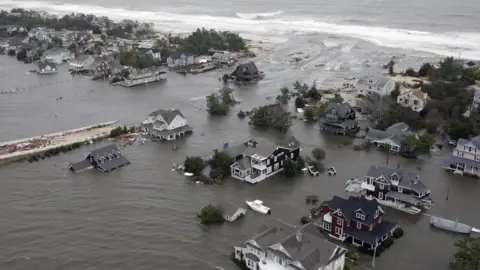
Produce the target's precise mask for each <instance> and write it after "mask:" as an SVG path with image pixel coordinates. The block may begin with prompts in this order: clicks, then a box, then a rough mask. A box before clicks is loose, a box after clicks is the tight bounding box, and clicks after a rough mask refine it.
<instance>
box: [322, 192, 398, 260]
mask: <svg viewBox="0 0 480 270" xmlns="http://www.w3.org/2000/svg"><path fill="white" fill-rule="evenodd" d="M319 210H320V216H321V220H320V223H319V224H317V226H319V227H321V228H322V229H323V230H325V231H326V232H328V233H329V236H330V237H332V238H334V239H338V240H340V241H347V242H349V243H352V245H353V246H357V247H364V248H368V249H370V250H372V249H375V247H377V246H379V245H380V244H382V242H384V241H385V240H386V239H388V238H389V237H392V236H393V233H394V232H395V230H396V229H397V224H396V223H393V222H390V221H388V220H385V219H383V215H384V213H385V212H384V211H383V209H382V208H381V207H380V204H379V203H378V202H377V201H376V200H374V199H372V200H369V199H366V198H365V197H349V198H348V199H344V198H341V197H338V196H333V198H332V199H331V200H329V201H324V202H323V203H322V204H321V206H320V209H319Z"/></svg>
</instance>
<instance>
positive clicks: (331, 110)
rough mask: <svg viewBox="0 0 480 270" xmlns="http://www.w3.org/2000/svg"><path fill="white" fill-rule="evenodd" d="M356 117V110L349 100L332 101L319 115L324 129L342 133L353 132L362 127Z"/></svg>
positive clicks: (319, 120)
mask: <svg viewBox="0 0 480 270" xmlns="http://www.w3.org/2000/svg"><path fill="white" fill-rule="evenodd" d="M355 117H356V113H355V110H354V109H353V107H352V106H351V105H350V104H349V103H348V102H345V103H342V104H334V103H330V104H329V105H328V107H327V108H326V109H325V110H324V111H323V112H321V113H320V115H319V116H318V125H319V126H320V129H321V130H322V131H326V132H330V133H334V134H341V135H347V134H352V133H355V132H357V131H358V130H359V129H360V128H359V126H358V121H357V120H355Z"/></svg>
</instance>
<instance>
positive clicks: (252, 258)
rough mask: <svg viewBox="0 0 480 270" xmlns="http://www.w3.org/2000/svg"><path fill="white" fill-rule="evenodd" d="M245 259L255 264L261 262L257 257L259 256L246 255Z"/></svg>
mask: <svg viewBox="0 0 480 270" xmlns="http://www.w3.org/2000/svg"><path fill="white" fill-rule="evenodd" d="M245 258H248V259H249V260H251V261H254V262H259V261H260V259H259V258H258V257H257V255H255V254H253V253H247V254H246V255H245Z"/></svg>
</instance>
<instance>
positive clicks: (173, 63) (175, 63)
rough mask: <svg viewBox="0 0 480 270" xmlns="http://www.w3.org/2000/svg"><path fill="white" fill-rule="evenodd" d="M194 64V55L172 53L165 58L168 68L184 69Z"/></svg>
mask: <svg viewBox="0 0 480 270" xmlns="http://www.w3.org/2000/svg"><path fill="white" fill-rule="evenodd" d="M193 64H195V55H193V54H191V53H186V52H174V53H172V54H171V55H170V56H169V57H168V58H167V65H168V67H170V68H177V67H184V66H188V65H193Z"/></svg>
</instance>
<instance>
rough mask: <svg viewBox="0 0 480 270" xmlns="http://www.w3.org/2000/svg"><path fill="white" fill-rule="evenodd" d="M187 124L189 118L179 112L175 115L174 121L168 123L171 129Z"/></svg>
mask: <svg viewBox="0 0 480 270" xmlns="http://www.w3.org/2000/svg"><path fill="white" fill-rule="evenodd" d="M185 125H187V120H186V119H185V118H183V117H182V116H180V115H178V114H177V116H175V118H174V119H173V120H172V122H171V123H170V124H169V125H168V127H167V129H169V130H171V129H175V128H179V127H183V126H185Z"/></svg>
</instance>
